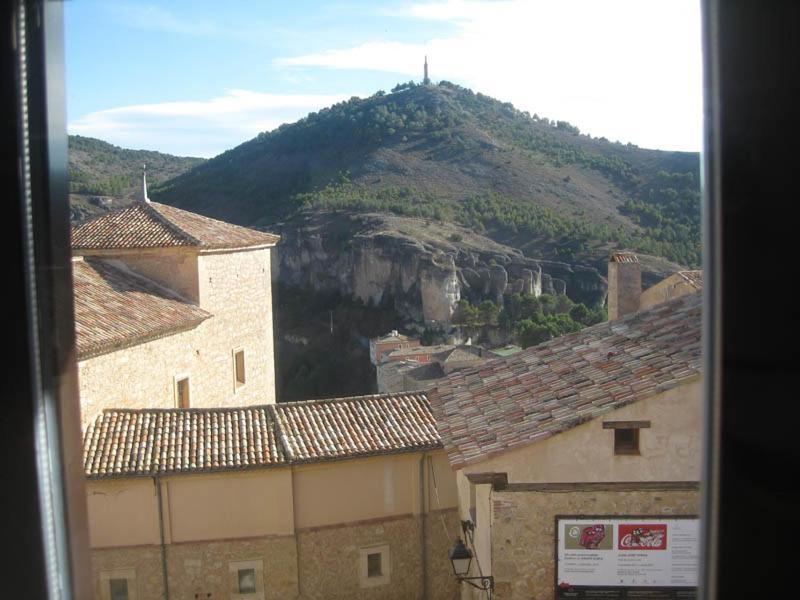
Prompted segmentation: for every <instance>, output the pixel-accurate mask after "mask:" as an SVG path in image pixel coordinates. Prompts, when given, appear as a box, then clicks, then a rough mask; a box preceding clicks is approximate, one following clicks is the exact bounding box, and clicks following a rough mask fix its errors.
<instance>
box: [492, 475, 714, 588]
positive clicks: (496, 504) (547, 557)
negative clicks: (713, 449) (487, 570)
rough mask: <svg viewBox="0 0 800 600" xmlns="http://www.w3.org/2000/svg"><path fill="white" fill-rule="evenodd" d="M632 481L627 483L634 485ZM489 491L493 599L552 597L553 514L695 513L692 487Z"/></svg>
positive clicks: (695, 492) (697, 499)
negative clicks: (490, 502) (493, 581)
mask: <svg viewBox="0 0 800 600" xmlns="http://www.w3.org/2000/svg"><path fill="white" fill-rule="evenodd" d="M635 485H636V484H631V486H632V487H633V486H635ZM611 487H612V486H609V489H606V490H593V489H591V488H585V489H581V488H580V485H579V484H575V489H573V490H570V491H565V490H563V489H560V490H553V491H497V490H495V491H493V492H492V531H491V539H492V575H493V576H494V578H495V596H494V598H495V600H508V599H515V600H516V599H520V600H521V599H523V598H524V599H525V600H530V599H535V600H545V599H546V600H551V599H552V598H553V597H554V594H555V590H554V585H555V583H554V582H555V551H556V548H555V544H556V531H555V522H556V516H557V515H609V516H613V515H620V516H622V515H637V514H639V515H641V514H647V515H668V516H674V515H697V514H698V513H699V510H700V493H699V491H698V490H696V489H689V490H687V489H670V488H669V486H664V489H656V490H638V491H636V490H633V489H627V490H622V489H618V490H613V489H610V488H611Z"/></svg>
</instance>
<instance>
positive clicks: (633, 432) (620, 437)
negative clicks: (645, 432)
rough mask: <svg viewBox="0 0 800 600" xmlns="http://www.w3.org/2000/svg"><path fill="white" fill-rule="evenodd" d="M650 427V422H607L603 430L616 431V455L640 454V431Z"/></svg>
mask: <svg viewBox="0 0 800 600" xmlns="http://www.w3.org/2000/svg"><path fill="white" fill-rule="evenodd" d="M648 427H650V421H606V422H604V423H603V429H613V430H614V454H615V455H625V454H640V451H639V430H640V429H646V428H648Z"/></svg>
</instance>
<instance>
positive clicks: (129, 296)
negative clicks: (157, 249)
mask: <svg viewBox="0 0 800 600" xmlns="http://www.w3.org/2000/svg"><path fill="white" fill-rule="evenodd" d="M72 280H73V289H74V292H75V334H76V339H77V347H78V359H79V360H82V359H85V358H88V357H90V356H95V355H97V354H104V353H106V352H111V351H112V350H116V349H119V348H123V347H126V346H130V345H132V344H136V343H140V342H142V341H145V340H148V339H154V338H157V337H161V336H163V335H168V334H172V333H176V332H178V331H183V330H186V329H190V328H192V327H195V326H197V325H198V324H199V323H201V322H202V321H204V320H205V319H207V318H208V317H210V316H211V315H210V314H209V313H207V312H206V311H204V310H201V309H200V308H198V307H197V306H196V305H194V304H191V303H190V302H188V301H186V300H185V299H183V298H181V297H180V296H178V295H177V294H176V293H175V292H173V291H171V290H168V289H166V288H164V287H162V286H160V285H158V284H157V283H155V282H154V281H151V280H150V279H147V278H146V277H143V276H141V275H139V274H137V273H134V272H133V271H131V270H130V269H128V268H126V267H125V266H124V265H123V264H122V263H120V262H118V261H104V260H94V259H85V260H74V261H73V263H72Z"/></svg>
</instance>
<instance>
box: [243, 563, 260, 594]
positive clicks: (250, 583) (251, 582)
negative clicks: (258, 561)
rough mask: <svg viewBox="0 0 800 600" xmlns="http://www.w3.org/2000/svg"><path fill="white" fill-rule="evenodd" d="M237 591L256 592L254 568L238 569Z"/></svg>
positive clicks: (244, 592)
mask: <svg viewBox="0 0 800 600" xmlns="http://www.w3.org/2000/svg"><path fill="white" fill-rule="evenodd" d="M239 593H240V594H255V593H256V570H255V569H239Z"/></svg>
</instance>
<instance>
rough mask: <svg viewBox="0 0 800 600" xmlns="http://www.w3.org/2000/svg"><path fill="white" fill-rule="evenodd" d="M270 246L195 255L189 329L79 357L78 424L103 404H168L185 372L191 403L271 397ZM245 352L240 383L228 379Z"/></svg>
mask: <svg viewBox="0 0 800 600" xmlns="http://www.w3.org/2000/svg"><path fill="white" fill-rule="evenodd" d="M269 252H270V251H269V249H262V250H254V251H249V252H245V251H240V252H230V253H224V254H211V255H202V256H200V257H199V258H198V261H199V277H200V305H201V307H202V308H203V309H204V310H207V311H208V312H210V313H211V314H212V315H213V316H212V317H211V318H209V319H207V320H206V321H204V322H202V323H201V324H200V325H198V326H197V327H195V328H194V329H190V330H188V331H184V332H181V333H176V334H172V335H168V336H166V337H163V338H160V339H156V340H152V341H148V342H145V343H142V344H137V345H135V346H131V347H129V348H123V349H121V350H117V351H115V352H109V353H107V354H102V355H100V356H96V357H93V358H89V359H86V360H83V361H80V363H79V364H78V368H79V381H80V394H81V423H82V424H83V426H84V427H85V426H86V425H87V424H88V423H89V422H91V421H92V420H93V419H94V418H95V417H96V415H97V414H98V413H99V412H100V411H102V410H103V409H104V408H172V407H174V406H175V388H174V386H175V377H176V376H180V377H183V376H188V377H189V382H190V396H191V406H192V407H219V406H244V405H253V404H269V403H273V402H275V364H274V359H273V351H274V347H273V337H272V336H273V329H272V288H271V280H270V274H269V268H270V259H269ZM235 349H243V350H244V352H245V384H244V385H241V386H237V385H236V383H235V380H234V357H233V351H234V350H235Z"/></svg>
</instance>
